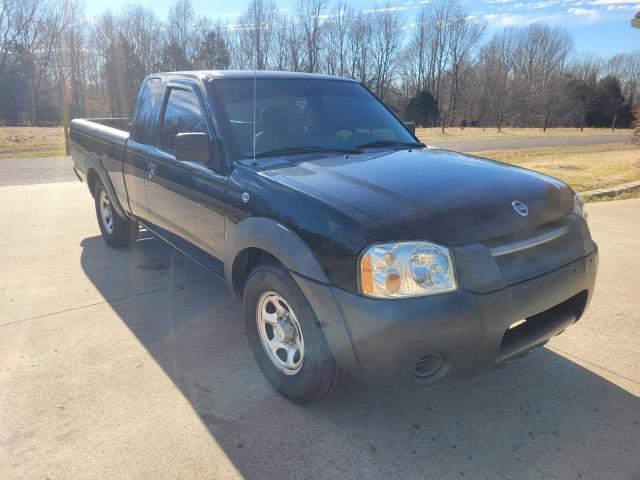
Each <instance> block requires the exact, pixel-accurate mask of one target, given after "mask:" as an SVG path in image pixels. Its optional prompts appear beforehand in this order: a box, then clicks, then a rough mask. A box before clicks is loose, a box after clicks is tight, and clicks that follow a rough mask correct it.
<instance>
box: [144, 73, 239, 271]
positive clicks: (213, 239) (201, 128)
mask: <svg viewBox="0 0 640 480" xmlns="http://www.w3.org/2000/svg"><path fill="white" fill-rule="evenodd" d="M204 105H205V99H204V96H203V93H202V91H201V90H200V89H199V88H197V87H196V86H191V85H184V84H175V85H174V84H169V85H168V86H167V88H166V91H165V96H164V101H163V105H162V111H161V113H160V121H159V124H158V131H157V135H156V142H155V145H152V146H151V147H150V148H149V152H148V155H149V159H150V162H149V171H148V176H147V192H148V195H149V208H150V217H151V223H152V224H153V226H154V227H155V228H157V229H158V230H159V233H160V234H162V235H165V236H166V237H167V239H168V240H170V241H173V242H174V243H176V245H177V246H178V247H181V248H186V249H188V250H189V251H188V252H187V253H189V254H191V255H193V256H194V257H196V258H197V259H198V260H200V261H201V262H203V263H205V265H207V266H209V267H212V265H211V264H210V263H211V262H210V261H209V260H210V259H208V258H206V256H204V255H202V254H201V253H202V252H206V253H207V254H209V255H212V256H214V257H216V258H217V259H221V258H222V247H223V243H224V206H225V195H226V185H227V176H226V175H222V174H220V173H217V172H215V171H213V170H212V169H211V168H210V167H209V165H205V164H203V163H198V162H181V161H179V160H177V159H176V157H175V152H174V144H175V137H176V135H177V134H178V133H193V132H199V133H208V134H209V138H215V137H214V132H213V126H212V125H211V124H210V122H209V121H208V118H207V117H206V116H205V115H204V114H203V112H205V111H206V109H205V108H204ZM185 241H186V242H188V243H189V244H191V245H193V246H195V247H197V249H196V250H193V249H191V248H190V246H191V245H187V244H185ZM213 267H215V268H214V269H216V270H217V269H219V268H221V263H220V264H218V262H215V264H214V265H213Z"/></svg>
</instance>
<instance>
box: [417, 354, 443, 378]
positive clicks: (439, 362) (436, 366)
mask: <svg viewBox="0 0 640 480" xmlns="http://www.w3.org/2000/svg"><path fill="white" fill-rule="evenodd" d="M443 365H444V358H443V357H442V355H440V354H439V353H438V352H434V353H430V354H428V355H425V356H424V357H422V358H420V360H418V361H417V362H416V366H415V367H414V369H413V374H414V375H415V376H416V377H418V378H427V377H431V376H433V375H435V374H436V373H438V372H439V371H440V369H441V368H442V366H443Z"/></svg>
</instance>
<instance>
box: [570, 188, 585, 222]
mask: <svg viewBox="0 0 640 480" xmlns="http://www.w3.org/2000/svg"><path fill="white" fill-rule="evenodd" d="M573 213H575V214H577V215H580V216H581V217H584V219H585V220H586V219H587V216H588V214H587V212H585V211H584V199H583V198H582V197H581V196H580V195H578V194H577V193H576V194H575V195H574V196H573Z"/></svg>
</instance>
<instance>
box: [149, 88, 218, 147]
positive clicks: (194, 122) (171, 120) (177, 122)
mask: <svg viewBox="0 0 640 480" xmlns="http://www.w3.org/2000/svg"><path fill="white" fill-rule="evenodd" d="M206 132H207V129H206V127H205V123H204V118H203V116H202V112H201V110H200V104H199V102H198V98H197V97H196V96H195V94H194V93H193V92H192V91H190V90H180V89H172V90H171V91H170V92H169V98H168V100H167V105H166V107H165V109H164V117H163V119H162V130H161V135H160V144H161V146H162V147H164V148H166V149H168V150H173V149H174V146H175V143H176V135H177V134H179V133H206Z"/></svg>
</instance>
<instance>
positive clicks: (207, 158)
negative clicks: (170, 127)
mask: <svg viewBox="0 0 640 480" xmlns="http://www.w3.org/2000/svg"><path fill="white" fill-rule="evenodd" d="M174 149H175V154H176V160H180V161H181V162H200V163H204V164H206V165H209V163H210V162H211V141H210V140H209V135H207V134H206V133H179V134H178V135H176V144H175V147H174Z"/></svg>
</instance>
